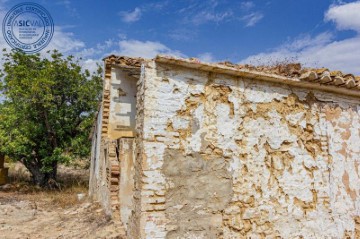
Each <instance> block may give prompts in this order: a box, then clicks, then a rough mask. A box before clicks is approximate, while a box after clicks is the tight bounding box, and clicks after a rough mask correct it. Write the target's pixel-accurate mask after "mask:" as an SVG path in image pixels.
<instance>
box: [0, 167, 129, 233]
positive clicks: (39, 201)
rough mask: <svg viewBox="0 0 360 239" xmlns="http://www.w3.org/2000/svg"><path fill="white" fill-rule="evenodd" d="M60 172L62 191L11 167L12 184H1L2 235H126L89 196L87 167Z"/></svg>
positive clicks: (66, 169)
mask: <svg viewBox="0 0 360 239" xmlns="http://www.w3.org/2000/svg"><path fill="white" fill-rule="evenodd" d="M17 167H18V168H17ZM19 168H20V169H19ZM59 171H60V172H59V178H60V180H59V181H61V185H62V188H61V190H60V191H59V190H57V191H48V190H43V189H40V188H36V187H34V186H31V184H29V182H28V175H27V173H26V171H25V170H24V169H22V168H21V166H20V165H15V166H13V168H12V167H10V173H11V175H10V180H9V181H10V183H9V184H7V185H4V186H0V238H2V239H5V238H6V239H7V238H9V239H10V238H21V239H23V238H36V239H40V238H123V231H122V230H121V225H117V224H116V223H114V222H113V221H111V219H110V218H109V217H108V216H107V215H105V214H104V212H103V210H102V209H101V207H100V205H99V204H97V203H96V202H91V201H90V199H89V198H88V197H87V177H88V175H87V170H84V169H73V168H67V167H63V168H61V169H60V170H59Z"/></svg>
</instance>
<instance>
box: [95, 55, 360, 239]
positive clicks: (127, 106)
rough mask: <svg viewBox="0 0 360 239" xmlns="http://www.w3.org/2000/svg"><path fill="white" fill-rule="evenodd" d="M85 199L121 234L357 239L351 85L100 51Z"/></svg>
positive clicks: (355, 105)
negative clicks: (100, 86)
mask: <svg viewBox="0 0 360 239" xmlns="http://www.w3.org/2000/svg"><path fill="white" fill-rule="evenodd" d="M104 61H105V77H104V92H103V101H102V104H101V108H100V110H99V113H98V116H97V123H96V126H95V128H94V131H93V136H92V142H93V144H92V145H93V146H92V158H91V168H90V170H91V178H90V194H91V195H92V196H93V197H94V198H95V199H96V200H98V201H100V202H101V203H102V205H103V206H104V208H105V209H106V211H107V212H108V213H109V214H110V215H112V217H113V218H114V220H117V221H119V222H122V225H123V227H124V228H125V230H126V234H127V237H128V238H206V239H211V238H360V168H359V167H360V79H359V77H354V76H353V75H351V74H347V75H346V74H343V73H342V72H340V71H329V70H328V69H303V68H301V66H300V65H297V64H289V65H279V66H275V67H252V66H248V65H234V64H231V63H228V62H224V63H218V64H207V63H201V62H199V61H198V60H196V59H180V58H174V57H168V56H157V57H156V58H154V59H141V58H128V57H117V56H113V55H112V56H109V57H107V58H105V59H104Z"/></svg>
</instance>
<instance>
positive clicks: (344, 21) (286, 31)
mask: <svg viewBox="0 0 360 239" xmlns="http://www.w3.org/2000/svg"><path fill="white" fill-rule="evenodd" d="M21 2H24V1H18V0H11V1H10V0H0V17H1V18H3V17H4V15H5V14H6V12H7V11H8V10H9V9H10V8H11V7H13V6H14V5H16V4H18V3H21ZM27 2H29V1H27ZM31 2H35V3H38V4H40V5H42V6H43V7H45V8H46V9H47V10H48V11H49V12H50V14H51V15H52V17H53V20H54V22H55V34H54V37H53V40H52V41H51V43H50V44H49V46H48V47H47V48H46V49H45V50H44V51H46V50H48V49H54V48H57V49H59V50H60V51H62V52H64V53H65V54H73V55H76V56H82V57H83V59H84V61H83V64H84V66H85V67H89V68H90V69H94V66H95V63H96V62H99V60H100V59H101V58H102V57H104V56H106V55H108V54H110V53H114V54H118V55H129V56H143V57H148V58H151V57H154V56H155V55H156V54H159V53H162V54H168V55H176V56H182V57H197V58H200V59H201V60H203V61H209V62H214V61H224V60H228V61H231V62H234V63H251V64H274V63H275V62H277V61H284V60H290V61H300V62H302V63H304V64H305V65H307V66H314V67H323V66H324V67H327V68H331V69H334V70H335V69H336V70H342V71H344V72H349V73H354V74H358V75H359V74H360V1H334V0H263V1H260V0H253V1H251V0H250V1H230V0H209V1H204V0H203V1H201V0H177V1H174V0H173V1H167V0H159V1H136V0H131V1H130V0H129V1H128V0H121V1H119V0H103V1H100V0H52V1H45V0H39V1H31ZM0 47H7V44H6V42H5V41H4V39H3V37H2V36H1V38H0Z"/></svg>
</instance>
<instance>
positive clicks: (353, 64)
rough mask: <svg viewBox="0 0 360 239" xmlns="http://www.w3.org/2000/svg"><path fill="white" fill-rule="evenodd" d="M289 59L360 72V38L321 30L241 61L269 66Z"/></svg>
mask: <svg viewBox="0 0 360 239" xmlns="http://www.w3.org/2000/svg"><path fill="white" fill-rule="evenodd" d="M286 61H290V62H291V61H297V62H301V63H302V64H304V65H305V66H309V67H327V68H330V69H334V70H341V71H344V72H348V73H353V74H360V37H359V36H357V37H353V38H349V39H345V40H341V41H332V35H331V34H330V33H322V34H319V35H317V36H316V37H313V38H311V37H309V36H304V37H302V38H298V39H296V40H294V41H293V42H291V43H287V44H283V45H281V46H280V47H278V48H276V49H274V50H272V51H270V52H265V53H259V54H256V55H252V56H249V57H247V58H246V59H244V60H242V61H241V63H250V64H255V65H261V64H265V65H266V64H276V63H277V62H286Z"/></svg>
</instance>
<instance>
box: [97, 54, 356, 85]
mask: <svg viewBox="0 0 360 239" xmlns="http://www.w3.org/2000/svg"><path fill="white" fill-rule="evenodd" d="M159 58H166V59H173V60H174V61H182V62H186V63H187V64H189V63H190V64H196V65H203V66H207V67H210V68H211V67H212V68H216V67H220V68H224V69H225V68H226V69H231V70H239V71H242V70H245V71H250V72H251V73H253V74H256V73H257V72H258V73H259V75H261V74H263V73H265V74H271V75H278V76H283V77H287V78H292V79H297V80H300V81H306V82H311V83H317V84H321V85H325V86H326V85H331V86H335V87H340V88H345V89H351V90H357V91H360V76H354V75H352V74H344V73H343V72H341V71H339V70H335V71H330V70H329V69H327V68H316V69H314V68H304V67H302V66H301V64H300V63H290V64H278V65H275V66H253V65H248V64H234V63H231V62H229V61H224V62H218V63H202V62H201V61H200V60H199V59H197V58H188V59H184V58H177V57H172V56H161V55H160V56H157V58H156V59H159ZM104 61H105V63H106V65H109V64H110V65H112V64H115V65H118V66H120V67H132V68H139V67H140V66H141V64H142V63H143V62H145V61H148V60H147V59H144V58H141V57H126V56H115V55H110V56H108V57H106V58H104Z"/></svg>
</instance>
